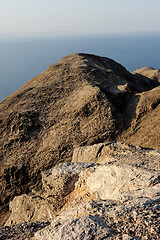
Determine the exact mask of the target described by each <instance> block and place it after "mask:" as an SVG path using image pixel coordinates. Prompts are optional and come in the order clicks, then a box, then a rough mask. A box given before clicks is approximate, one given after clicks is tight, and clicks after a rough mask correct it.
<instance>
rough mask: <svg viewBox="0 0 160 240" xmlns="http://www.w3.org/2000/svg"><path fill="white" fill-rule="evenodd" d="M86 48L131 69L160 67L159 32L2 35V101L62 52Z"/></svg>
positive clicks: (72, 51)
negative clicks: (28, 36)
mask: <svg viewBox="0 0 160 240" xmlns="http://www.w3.org/2000/svg"><path fill="white" fill-rule="evenodd" d="M76 52H85V53H92V54H96V55H100V56H104V57H109V58H112V59H114V60H115V61H117V62H119V63H121V64H122V65H123V66H125V67H126V68H127V69H128V70H129V71H133V70H135V69H137V68H141V67H144V66H151V67H154V68H158V69H159V68H160V34H158V33H156V34H130V35H124V34H117V35H116V34H114V35H106V36H83V37H82V36H81V37H52V38H37V39H35V38H34V39H29V38H28V39H8V40H4V39H0V101H1V100H2V99H3V98H5V97H6V96H8V95H10V94H11V93H13V92H14V91H16V90H17V89H18V88H19V87H21V86H22V85H23V84H24V83H25V82H27V81H28V80H30V79H31V78H32V77H34V76H36V75H38V74H39V73H41V72H42V71H44V70H45V69H46V68H47V67H48V66H50V65H51V64H53V63H55V62H57V61H58V60H60V59H61V58H62V57H63V56H65V55H68V54H71V53H76Z"/></svg>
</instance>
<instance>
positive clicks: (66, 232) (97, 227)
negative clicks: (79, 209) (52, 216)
mask: <svg viewBox="0 0 160 240" xmlns="http://www.w3.org/2000/svg"><path fill="white" fill-rule="evenodd" d="M111 235H113V231H112V230H111V229H110V228H109V227H108V226H107V224H106V222H105V221H104V220H103V219H102V218H100V217H96V216H92V215H87V216H83V217H82V218H76V219H65V220H61V221H57V219H56V220H55V221H53V222H52V224H51V226H50V227H48V228H46V229H45V230H43V231H38V232H37V233H36V234H35V238H34V239H37V240H44V239H48V240H52V239H57V240H58V239H61V240H66V239H70V240H75V239H77V240H82V239H84V240H91V239H95V240H99V239H105V238H107V239H111Z"/></svg>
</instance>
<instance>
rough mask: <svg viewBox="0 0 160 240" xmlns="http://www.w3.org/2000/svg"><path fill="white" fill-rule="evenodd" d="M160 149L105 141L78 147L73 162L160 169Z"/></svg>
mask: <svg viewBox="0 0 160 240" xmlns="http://www.w3.org/2000/svg"><path fill="white" fill-rule="evenodd" d="M159 160H160V150H154V149H149V148H143V147H140V146H134V145H131V144H130V145H128V144H126V143H122V142H105V143H99V144H94V145H92V146H85V147H79V148H76V149H75V150H74V152H73V157H72V162H93V163H100V164H106V163H118V164H129V165H132V166H135V167H143V168H146V169H152V170H159V169H160V161H159Z"/></svg>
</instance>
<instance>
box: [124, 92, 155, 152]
mask: <svg viewBox="0 0 160 240" xmlns="http://www.w3.org/2000/svg"><path fill="white" fill-rule="evenodd" d="M125 116H126V117H125V119H126V120H125V121H126V126H129V127H128V129H127V130H126V131H123V133H122V135H121V136H120V137H119V140H121V141H125V142H126V143H130V144H131V143H132V144H134V145H141V146H143V147H149V146H152V148H155V149H159V148H160V145H159V135H160V130H159V129H160V87H156V88H154V89H152V90H150V91H147V92H143V93H140V94H135V95H134V96H133V97H132V98H131V100H130V102H129V104H128V106H127V109H126V115H125Z"/></svg>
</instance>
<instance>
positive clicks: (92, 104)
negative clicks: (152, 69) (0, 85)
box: [0, 54, 159, 206]
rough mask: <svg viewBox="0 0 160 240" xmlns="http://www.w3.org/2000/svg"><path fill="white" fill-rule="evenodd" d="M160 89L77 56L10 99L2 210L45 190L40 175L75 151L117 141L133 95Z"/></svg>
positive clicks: (106, 63) (2, 107) (5, 108)
mask: <svg viewBox="0 0 160 240" xmlns="http://www.w3.org/2000/svg"><path fill="white" fill-rule="evenodd" d="M157 85H158V83H157V81H154V80H150V79H149V78H147V77H144V76H135V75H132V74H131V73H129V72H128V71H127V70H126V69H125V68H124V67H123V66H121V65H120V64H118V63H116V62H115V61H113V60H111V59H108V58H102V57H97V56H94V55H88V54H73V55H70V56H67V57H65V58H63V59H62V60H61V61H59V62H58V63H56V64H54V65H52V66H50V67H49V68H48V69H47V70H46V71H45V72H43V73H42V74H40V75H39V76H37V77H35V78H33V79H32V80H30V81H29V82H28V83H26V84H25V85H24V86H23V87H21V88H20V89H19V90H18V91H16V92H15V93H13V94H12V95H10V96H9V97H7V98H6V99H4V100H3V101H2V102H1V103H0V135H1V143H0V158H1V168H0V205H1V206H3V205H4V204H7V203H8V202H9V200H11V199H13V197H14V196H15V195H19V194H22V193H28V192H29V191H31V188H32V186H34V188H36V187H37V188H39V187H40V185H41V175H40V172H41V171H42V170H45V169H49V168H51V167H53V166H54V165H56V164H57V163H58V162H64V161H70V160H71V156H72V153H73V149H74V148H76V147H79V146H84V145H91V144H93V143H99V142H104V141H110V140H114V139H116V137H117V136H118V134H120V133H121V132H122V130H123V129H124V127H125V125H124V124H125V121H124V119H125V118H124V115H125V112H126V109H128V108H127V106H128V102H130V99H132V97H133V95H134V94H135V93H141V92H143V91H148V90H151V89H153V88H154V87H156V86H157ZM135 108H136V106H135ZM156 109H158V108H157V107H156ZM127 112H128V110H127ZM157 114H158V113H157ZM154 117H156V116H154ZM124 139H126V141H128V138H127V137H124ZM152 144H153V143H152V142H151V146H152ZM148 145H149V144H148ZM153 146H155V145H154V144H153ZM156 146H159V145H158V144H156ZM36 185H37V186H36Z"/></svg>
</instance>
